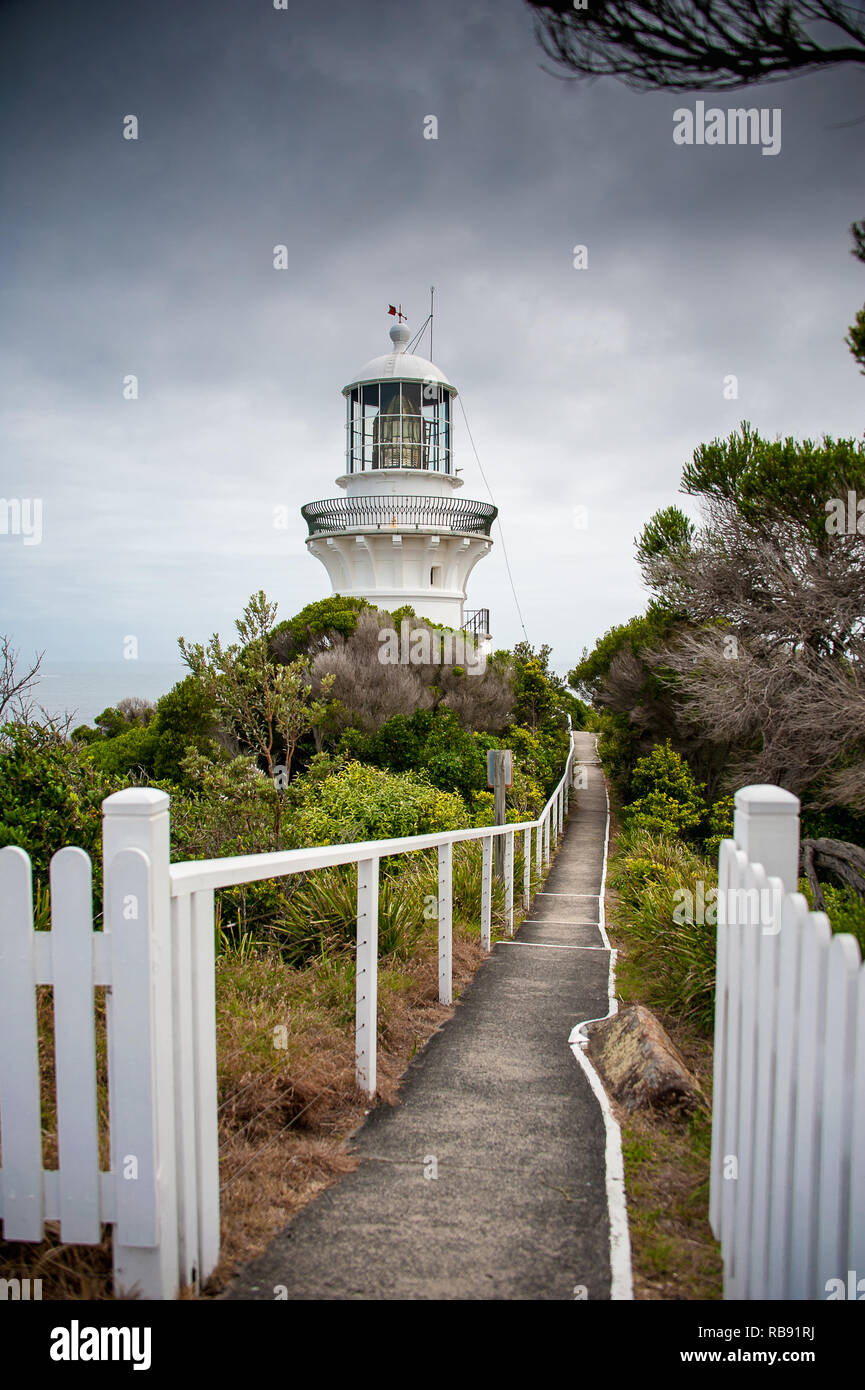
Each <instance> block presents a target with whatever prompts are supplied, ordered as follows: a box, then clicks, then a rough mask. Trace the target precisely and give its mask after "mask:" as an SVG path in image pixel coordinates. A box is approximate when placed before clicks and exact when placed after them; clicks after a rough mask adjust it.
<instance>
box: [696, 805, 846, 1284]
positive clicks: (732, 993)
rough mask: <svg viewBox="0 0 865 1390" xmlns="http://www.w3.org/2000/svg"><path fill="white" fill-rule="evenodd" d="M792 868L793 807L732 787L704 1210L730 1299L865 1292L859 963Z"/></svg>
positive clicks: (721, 874) (722, 880)
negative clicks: (732, 813)
mask: <svg viewBox="0 0 865 1390" xmlns="http://www.w3.org/2000/svg"><path fill="white" fill-rule="evenodd" d="M798 864H799V802H798V799H797V798H796V797H795V796H793V795H791V793H790V792H786V791H783V790H782V789H781V788H780V787H769V786H755V787H745V788H744V789H743V790H741V791H739V792H737V794H736V815H735V830H734V839H733V840H725V841H723V843H722V845H721V849H720V855H719V866H718V947H717V979H716V1001H715V1007H716V1014H715V1075H714V1095H713V1124H712V1177H711V1203H710V1219H711V1223H712V1229H713V1230H714V1232H715V1235H716V1237H717V1239H718V1240H719V1241H720V1242H721V1248H722V1254H723V1259H724V1296H725V1298H731V1299H791V1300H795V1299H826V1298H829V1297H834V1298H838V1297H841V1298H843V1297H857V1296H859V1297H861V1296H862V1295H863V1294H865V968H863V966H862V963H861V959H860V952H859V947H858V943H857V941H856V939H855V937H853V936H848V935H843V934H839V935H836V936H833V935H832V932H831V928H830V925H829V921H828V918H827V917H826V915H825V914H824V913H822V912H811V911H809V909H808V903H807V900H806V899H805V898H804V897H803V896H802V895H801V894H800V893H799V892H798V891H797V888H798ZM859 1280H862V1281H863V1282H862V1283H861V1285H859V1289H860V1292H859V1295H857V1294H856V1292H855V1289H856V1287H857V1283H858V1281H859ZM851 1289H852V1290H853V1292H850V1290H851Z"/></svg>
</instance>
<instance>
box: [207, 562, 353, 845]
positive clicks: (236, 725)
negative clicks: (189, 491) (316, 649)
mask: <svg viewBox="0 0 865 1390" xmlns="http://www.w3.org/2000/svg"><path fill="white" fill-rule="evenodd" d="M276 612H277V606H276V604H270V603H268V601H267V599H266V597H265V595H264V593H263V592H262V591H261V590H259V592H258V593H257V594H253V596H252V597H251V598H250V600H249V603H248V604H247V605H246V608H245V609H244V610H243V615H242V617H240V618H238V619H237V620H236V622H235V627H236V628H237V634H238V636H239V638H240V643H239V644H238V643H234V644H233V645H231V646H228V647H223V645H222V642H221V641H220V639H219V636H218V634H216V633H214V635H213V636H212V637H211V639H210V642H209V643H208V645H207V648H206V649H205V648H204V647H203V646H202V645H201V644H200V643H197V644H193V645H189V644H187V643H186V642H185V641H184V639H183V638H182V637H181V638H180V643H179V645H180V650H181V653H182V654H183V659H184V661H185V662H186V664H187V666H188V667H189V669H190V671H191V672H192V674H193V675H194V676H195V677H196V679H197V680H199V681H200V682H201V685H202V687H203V689H204V690H205V691H206V693H207V695H208V697H209V698H210V699H211V700H212V702H213V705H214V706H215V708H216V710H217V711H218V712H219V713H220V714H221V715H222V717H223V719H224V721H225V723H226V725H227V727H228V729H229V730H232V731H234V732H235V733H236V734H237V735H238V737H239V739H240V741H241V742H242V744H243V745H244V746H245V747H246V748H247V749H248V750H249V751H251V752H253V753H254V754H255V755H256V756H257V757H259V758H261V759H262V761H263V763H264V767H265V771H266V772H267V775H268V777H269V778H270V779H271V780H272V781H274V783H275V784H277V785H278V787H279V790H284V789H285V787H286V786H287V784H288V781H289V779H290V777H291V764H292V761H293V758H294V752H295V749H296V748H297V744H298V742H299V740H300V738H301V737H302V736H303V734H304V733H306V732H307V731H308V730H309V729H310V728H312V726H313V725H314V724H316V723H317V722H318V721H319V720H320V719H321V718H322V716H323V714H324V710H325V705H324V703H323V702H322V701H320V700H317V699H316V698H315V697H314V694H313V688H312V681H311V678H310V671H309V662H308V660H307V659H306V658H305V657H299V658H298V659H297V660H295V661H292V662H289V663H288V664H287V665H278V664H276V663H275V662H274V661H273V660H272V659H271V655H270V635H271V632H272V630H273V626H274V620H275V618H276ZM331 684H332V682H331V681H329V680H328V679H327V678H325V679H324V680H322V681H321V682H320V683H319V689H320V691H321V692H323V693H326V692H327V691H328V690H329V688H330V685H331ZM277 834H278V827H277Z"/></svg>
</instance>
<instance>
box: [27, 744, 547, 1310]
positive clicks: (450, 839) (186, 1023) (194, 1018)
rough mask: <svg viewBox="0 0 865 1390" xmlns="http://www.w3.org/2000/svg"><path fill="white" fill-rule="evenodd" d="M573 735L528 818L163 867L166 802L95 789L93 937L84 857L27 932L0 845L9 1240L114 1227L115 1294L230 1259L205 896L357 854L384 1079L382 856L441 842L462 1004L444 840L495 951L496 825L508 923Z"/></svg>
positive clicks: (372, 1043) (181, 1282)
mask: <svg viewBox="0 0 865 1390" xmlns="http://www.w3.org/2000/svg"><path fill="white" fill-rule="evenodd" d="M573 762H574V741H573V737H572V738H571V747H570V751H569V753H568V757H567V762H566V764H565V771H564V775H563V777H562V779H561V781H560V782H559V784H558V786H557V787H556V788H555V790H554V792H553V793H552V795H551V797H550V799H549V800H548V801H547V803H546V805H545V807H544V809H543V811H542V812H541V814H540V816H539V817H538V819H537V820H536V821H523V822H520V823H519V824H509V825H502V826H484V827H480V828H472V829H464V830H450V831H443V832H438V833H434V834H428V835H413V836H408V837H404V838H401V839H393V840H371V841H366V842H363V843H356V844H349V845H329V846H322V847H320V848H314V849H301V850H288V851H285V852H283V853H276V854H257V855H239V856H233V857H230V858H225V859H211V860H201V861H194V862H186V863H181V864H172V863H171V862H170V845H169V798H168V796H167V795H166V794H165V793H164V792H161V791H158V790H156V789H155V788H149V787H131V788H127V789H126V790H125V791H121V792H115V793H114V795H113V796H109V797H108V798H107V799H106V800H105V801H104V802H103V869H104V913H103V930H102V931H96V930H94V924H93V916H92V897H91V865H90V860H89V859H88V857H87V855H86V854H84V852H83V851H82V850H80V849H75V848H66V849H62V850H60V851H58V853H57V854H55V856H54V858H53V859H52V861H51V870H50V889H51V892H50V899H51V929H50V931H37V930H35V929H34V912H33V892H32V881H31V879H32V875H31V865H30V860H29V857H28V856H27V854H25V853H24V851H23V850H21V849H18V848H15V847H9V846H7V847H6V848H3V849H0V905H2V911H3V920H2V922H0V1138H2V1167H0V1218H2V1222H3V1235H4V1238H5V1239H6V1240H9V1241H12V1240H15V1241H41V1240H42V1239H44V1235H45V1222H46V1221H59V1223H60V1239H61V1241H62V1242H64V1243H77V1244H98V1243H99V1242H100V1241H101V1238H102V1232H101V1228H102V1224H103V1223H108V1224H110V1225H111V1226H112V1236H113V1258H114V1288H115V1292H116V1293H117V1294H118V1295H132V1294H135V1293H137V1294H138V1295H139V1296H141V1297H144V1298H174V1297H176V1295H177V1293H178V1291H179V1290H180V1288H182V1287H183V1286H192V1287H193V1288H197V1287H198V1286H199V1285H200V1283H202V1282H203V1281H204V1280H206V1279H207V1278H208V1276H209V1275H210V1274H211V1273H212V1271H213V1269H214V1268H215V1266H216V1263H217V1260H218V1257H219V1150H218V1119H217V1074H216V1009H215V994H214V980H215V969H214V964H215V963H214V892H215V891H216V890H217V889H220V888H227V887H230V886H232V885H236V884H242V883H254V882H257V881H259V880H261V879H267V878H277V877H284V876H288V875H292V874H297V873H306V872H309V871H311V870H315V869H321V868H326V867H330V866H332V865H337V864H357V867H358V875H357V993H356V1001H355V1073H356V1079H357V1084H358V1086H359V1087H360V1088H361V1089H362V1090H363V1091H365V1092H366V1093H367V1094H369V1095H374V1094H375V1090H376V1034H377V984H378V885H379V864H380V861H381V859H382V858H384V857H386V856H392V855H402V854H411V853H414V852H415V851H417V850H423V849H435V850H436V851H437V857H438V968H439V969H438V978H439V998H440V1000H441V1001H442V1002H443V1003H447V1004H450V1003H451V1002H452V1000H453V926H452V897H453V883H452V859H453V846H454V845H455V844H459V843H462V842H464V841H475V840H480V841H481V844H482V855H481V874H482V894H481V902H482V905H481V923H480V926H481V942H482V945H483V947H484V949H485V950H489V949H490V944H491V916H492V913H491V903H492V877H491V876H492V863H493V853H492V850H493V842H494V839H495V838H496V837H497V836H504V837H505V856H504V862H505V906H506V914H507V917H506V920H507V926H508V929H509V930H510V932H511V933H512V932H513V927H514V841H515V837H516V836H517V835H518V834H522V836H523V860H524V866H523V886H522V891H523V902H524V904H525V906H526V907H528V903H529V893H530V889H531V842H532V835H533V834H534V836H535V862H536V866H537V869H538V871H540V870H541V867H542V865H544V864H549V861H550V855H551V846H552V844H554V843H555V840H556V838H557V836H558V833H559V832H560V830H561V829H562V826H563V824H564V819H565V817H566V816H567V812H568V800H569V789H570V779H571V773H572V768H573ZM40 985H50V986H52V987H53V991H54V1001H53V1007H54V1055H55V1072H56V1096H57V1131H58V1148H59V1162H58V1167H57V1168H56V1169H45V1168H44V1167H43V1160H42V1128H41V1082H40V1072H39V1035H38V1015H37V987H38V986H40ZM97 987H105V989H106V1028H107V1041H108V1102H109V1116H110V1120H109V1128H110V1167H109V1168H108V1170H103V1169H101V1168H100V1157H99V1127H98V1115H97V1093H98V1092H97V1086H98V1076H97V1062H96V1051H97V1050H96V1034H95V1026H94V1015H95V997H94V990H95V988H97Z"/></svg>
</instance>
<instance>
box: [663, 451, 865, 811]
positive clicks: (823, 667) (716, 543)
mask: <svg viewBox="0 0 865 1390" xmlns="http://www.w3.org/2000/svg"><path fill="white" fill-rule="evenodd" d="M683 490H684V491H685V492H687V493H689V494H691V495H692V496H696V497H698V498H699V499H700V503H701V510H702V512H703V524H702V526H701V527H700V529H699V531H698V532H697V533H696V534H695V536H694V537H693V540H692V543H691V544H690V545H688V546H682V547H679V548H673V549H667V550H659V551H655V552H654V553H652V552H651V548H646V549H645V551H644V554H643V556H642V564H643V572H644V576H645V578H646V581H647V583H648V585H649V587H650V588H652V589H653V590H654V592H655V594H656V596H657V599H658V600H659V601H661V602H662V603H664V604H666V605H668V606H669V607H670V608H673V609H675V610H677V611H678V612H680V613H681V614H683V615H684V619H685V620H684V621H683V622H682V623H681V624H680V625H679V627H678V628H677V630H676V631H675V633H673V634H671V636H670V637H669V638H668V639H666V640H664V641H663V642H661V643H658V644H655V647H654V650H652V649H651V648H644V650H643V652H642V656H643V659H644V660H645V662H646V663H647V664H648V665H649V666H650V667H652V668H653V669H655V670H656V671H657V672H659V673H660V674H662V675H663V676H664V677H665V679H666V680H667V681H668V682H669V683H668V691H669V692H670V695H671V698H672V700H673V702H674V704H675V705H676V706H677V711H678V717H680V718H681V719H682V720H684V721H685V722H686V723H689V724H690V725H691V727H692V729H693V730H694V732H695V734H696V736H697V737H698V739H700V740H704V741H707V742H718V741H722V742H726V743H727V744H728V745H729V746H730V749H731V755H730V760H729V765H728V768H727V774H728V778H729V779H730V780H732V781H735V782H740V781H743V780H744V781H748V782H780V783H781V784H782V785H783V786H785V787H788V788H789V789H790V790H791V791H794V792H796V793H797V794H798V795H800V796H803V797H804V798H805V799H806V800H807V801H808V803H809V804H810V805H812V806H837V805H839V804H842V805H847V806H852V807H855V808H856V809H857V810H865V735H863V730H865V544H863V534H862V532H860V531H859V530H858V522H859V521H860V520H862V523H863V531H865V517H863V518H860V517H859V516H858V512H857V508H856V503H855V500H854V502H853V507H852V515H851V512H850V501H849V494H850V493H852V494H854V499H855V496H856V495H857V494H858V496H860V497H863V496H865V444H863V443H862V442H861V441H856V440H852V439H847V440H844V439H841V440H833V439H831V438H829V437H828V436H827V437H825V438H824V440H823V441H822V444H816V443H814V442H813V441H811V440H805V441H803V442H801V443H797V442H796V441H795V440H792V439H787V440H784V441H783V442H782V441H781V440H776V441H774V442H770V441H767V440H764V439H761V437H760V436H759V434H757V433H756V432H755V431H752V430H751V428H750V426H748V425H747V423H746V424H744V425H743V427H742V430H741V432H739V433H734V434H733V435H732V436H731V437H730V439H729V440H727V441H719V440H715V441H714V442H713V443H712V444H710V445H704V446H701V447H700V448H699V449H698V450H697V451H696V452H695V454H694V458H693V462H692V463H691V464H689V465H688V466H687V467H686V468H685V470H684V473H683ZM839 512H841V513H843V525H841V524H839V521H840V518H839ZM644 534H645V533H644ZM671 677H672V680H671Z"/></svg>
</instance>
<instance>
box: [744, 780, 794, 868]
mask: <svg viewBox="0 0 865 1390" xmlns="http://www.w3.org/2000/svg"><path fill="white" fill-rule="evenodd" d="M733 838H734V840H735V842H736V848H737V849H738V850H741V851H742V853H743V854H744V855H745V858H746V859H747V860H748V862H749V864H762V865H763V869H764V871H765V874H766V877H767V878H780V880H781V882H782V883H783V885H784V892H785V893H795V892H796V891H797V889H798V887H799V798H798V796H794V795H793V793H792V792H788V791H785V790H784V788H783V787H772V786H753V787H741V788H740V790H739V791H737V792H736V797H735V816H734V820H733Z"/></svg>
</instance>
